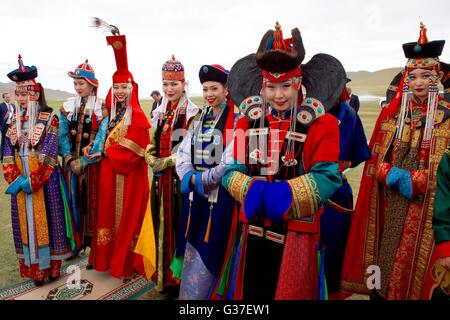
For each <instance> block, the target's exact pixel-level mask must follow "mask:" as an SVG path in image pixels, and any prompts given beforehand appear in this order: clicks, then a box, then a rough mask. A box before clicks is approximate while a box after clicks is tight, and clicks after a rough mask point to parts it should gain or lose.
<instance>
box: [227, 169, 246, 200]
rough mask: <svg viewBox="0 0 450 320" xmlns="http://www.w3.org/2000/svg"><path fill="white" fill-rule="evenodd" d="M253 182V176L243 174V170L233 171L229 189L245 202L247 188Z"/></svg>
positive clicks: (234, 196) (235, 196) (236, 197)
mask: <svg viewBox="0 0 450 320" xmlns="http://www.w3.org/2000/svg"><path fill="white" fill-rule="evenodd" d="M251 182H252V178H251V177H249V176H247V175H245V174H243V173H242V172H237V171H235V172H233V173H231V176H230V179H229V180H228V188H227V189H228V191H229V192H230V194H231V195H232V196H233V198H235V199H236V200H237V201H239V202H240V203H242V204H243V203H244V198H245V194H246V193H247V188H248V186H249V184H250V183H251Z"/></svg>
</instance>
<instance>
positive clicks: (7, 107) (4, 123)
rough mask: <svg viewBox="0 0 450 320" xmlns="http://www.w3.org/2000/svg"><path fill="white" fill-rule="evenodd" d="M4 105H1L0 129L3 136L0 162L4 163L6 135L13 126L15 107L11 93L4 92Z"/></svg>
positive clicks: (0, 147)
mask: <svg viewBox="0 0 450 320" xmlns="http://www.w3.org/2000/svg"><path fill="white" fill-rule="evenodd" d="M2 98H3V101H4V102H3V103H1V104H0V129H1V134H2V140H1V146H0V161H3V148H4V145H5V135H6V131H8V128H9V125H10V124H11V120H12V116H13V114H14V110H15V106H14V105H13V104H11V97H10V96H9V93H7V92H3V94H2Z"/></svg>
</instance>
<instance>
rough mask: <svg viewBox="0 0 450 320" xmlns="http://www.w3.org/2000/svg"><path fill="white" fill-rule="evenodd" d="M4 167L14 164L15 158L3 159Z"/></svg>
mask: <svg viewBox="0 0 450 320" xmlns="http://www.w3.org/2000/svg"><path fill="white" fill-rule="evenodd" d="M2 164H3V166H5V165H10V164H14V156H6V157H3V162H2Z"/></svg>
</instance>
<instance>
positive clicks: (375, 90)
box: [347, 68, 401, 96]
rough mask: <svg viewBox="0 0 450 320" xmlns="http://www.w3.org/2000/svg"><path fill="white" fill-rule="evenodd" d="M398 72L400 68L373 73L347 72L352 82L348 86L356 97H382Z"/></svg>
mask: <svg viewBox="0 0 450 320" xmlns="http://www.w3.org/2000/svg"><path fill="white" fill-rule="evenodd" d="M400 70H401V68H389V69H383V70H378V71H374V72H369V71H357V72H352V71H350V72H347V76H348V77H349V78H350V79H352V81H351V82H349V83H348V86H349V87H350V88H352V91H353V92H354V93H355V94H358V95H377V96H384V95H385V94H386V89H387V87H388V86H389V84H390V83H391V81H392V79H393V78H394V77H395V75H396V74H397V73H399V72H400Z"/></svg>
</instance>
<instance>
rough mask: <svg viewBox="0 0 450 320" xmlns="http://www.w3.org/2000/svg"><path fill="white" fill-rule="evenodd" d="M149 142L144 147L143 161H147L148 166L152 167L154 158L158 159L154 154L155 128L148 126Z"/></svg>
mask: <svg viewBox="0 0 450 320" xmlns="http://www.w3.org/2000/svg"><path fill="white" fill-rule="evenodd" d="M149 133H150V144H149V145H148V146H147V147H146V148H145V151H144V154H145V162H147V163H148V165H149V166H150V167H152V168H153V166H154V165H155V162H156V160H157V159H158V158H157V157H156V156H155V155H156V140H155V136H156V130H155V128H153V127H152V128H150V130H149Z"/></svg>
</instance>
